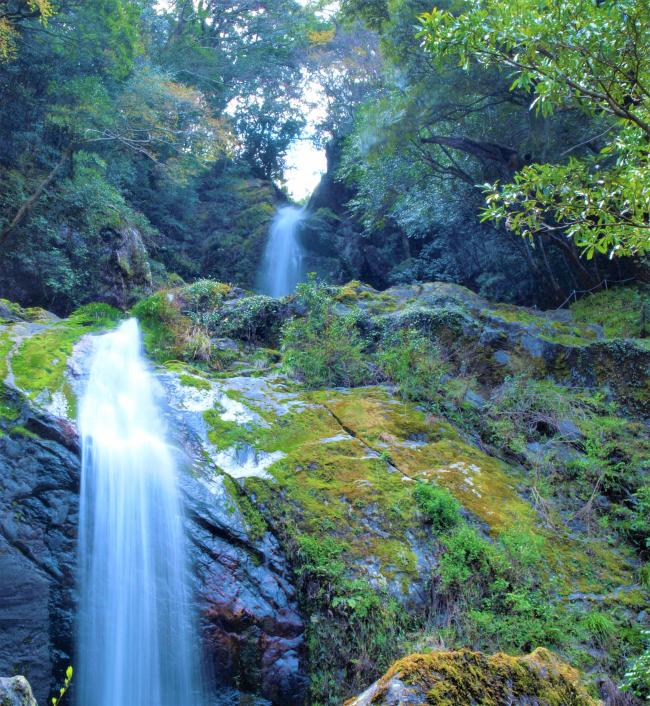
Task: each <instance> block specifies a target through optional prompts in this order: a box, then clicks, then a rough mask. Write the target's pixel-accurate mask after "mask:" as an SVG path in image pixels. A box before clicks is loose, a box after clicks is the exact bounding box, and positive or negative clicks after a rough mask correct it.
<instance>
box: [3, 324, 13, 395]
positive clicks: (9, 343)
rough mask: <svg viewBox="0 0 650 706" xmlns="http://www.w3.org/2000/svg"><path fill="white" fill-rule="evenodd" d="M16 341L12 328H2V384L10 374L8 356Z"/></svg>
mask: <svg viewBox="0 0 650 706" xmlns="http://www.w3.org/2000/svg"><path fill="white" fill-rule="evenodd" d="M13 345H14V341H13V339H12V337H11V326H8V327H6V328H0V382H2V381H4V380H5V378H6V377H7V373H8V372H9V369H8V365H7V356H8V355H9V352H10V351H11V349H12V348H13Z"/></svg>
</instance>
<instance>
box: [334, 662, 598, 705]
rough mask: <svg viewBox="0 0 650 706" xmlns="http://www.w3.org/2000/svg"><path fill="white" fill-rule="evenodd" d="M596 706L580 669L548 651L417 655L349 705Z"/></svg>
mask: <svg viewBox="0 0 650 706" xmlns="http://www.w3.org/2000/svg"><path fill="white" fill-rule="evenodd" d="M515 703H516V704H527V705H529V706H597V705H598V703H599V702H598V701H596V700H595V699H593V698H592V697H591V696H590V695H589V693H588V692H587V691H586V689H585V688H584V687H583V686H582V684H581V683H580V678H579V673H578V672H577V671H576V670H575V669H573V668H572V667H570V666H568V665H567V664H565V663H564V662H562V661H560V660H559V659H558V658H557V657H556V656H555V655H554V654H552V653H551V652H549V651H548V650H546V649H543V648H538V649H536V650H535V651H534V652H533V653H531V654H529V655H526V656H523V657H511V656H509V655H506V654H501V653H498V654H494V655H491V656H486V655H483V654H481V653H478V652H471V651H469V650H458V651H456V652H432V653H431V654H414V655H410V656H409V657H405V658H403V659H400V660H399V661H397V662H396V663H395V664H394V665H393V666H392V667H391V668H390V669H389V670H388V672H387V673H386V674H385V675H384V676H383V677H382V678H381V679H380V680H379V681H377V682H376V683H375V684H373V685H372V686H371V687H370V688H369V689H368V690H367V691H365V692H364V693H363V694H361V695H360V696H358V697H357V698H354V699H350V700H349V701H346V703H345V706H370V704H373V705H374V706H407V705H408V704H413V706H416V705H417V706H425V705H426V706H460V704H476V706H504V705H505V704H515Z"/></svg>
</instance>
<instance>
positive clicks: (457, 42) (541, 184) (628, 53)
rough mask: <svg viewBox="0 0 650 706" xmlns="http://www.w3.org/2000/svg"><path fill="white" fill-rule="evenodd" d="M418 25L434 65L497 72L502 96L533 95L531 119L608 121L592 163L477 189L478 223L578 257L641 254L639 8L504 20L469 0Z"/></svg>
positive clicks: (539, 168) (508, 13)
mask: <svg viewBox="0 0 650 706" xmlns="http://www.w3.org/2000/svg"><path fill="white" fill-rule="evenodd" d="M422 25H423V29H422V34H421V36H422V38H423V41H424V43H425V46H426V47H427V48H428V50H429V51H430V52H431V53H432V54H433V55H434V56H436V57H438V58H440V59H443V60H452V61H456V60H458V61H459V62H460V63H461V65H462V66H464V67H465V68H466V69H469V68H470V66H471V65H472V64H473V63H475V62H476V63H478V64H479V65H481V66H484V67H496V68H497V69H500V70H503V71H506V70H507V71H508V72H509V73H510V76H511V77H512V76H514V80H513V81H512V84H511V90H513V91H521V92H524V93H532V94H534V96H535V98H534V101H533V104H532V105H534V106H535V107H536V108H537V109H538V111H539V112H540V113H541V114H542V115H544V116H549V115H551V114H552V113H553V112H554V111H556V110H558V109H566V108H567V107H579V108H580V109H581V110H583V111H584V112H586V113H587V114H589V115H591V116H598V115H605V116H607V118H608V119H607V120H606V121H605V129H604V131H603V133H602V135H601V136H605V135H606V140H605V145H604V147H602V148H601V149H600V150H596V152H597V154H596V155H594V156H592V157H574V156H571V157H570V158H569V159H568V161H566V162H560V163H553V164H543V163H538V164H531V165H528V166H525V167H524V168H523V169H521V170H520V171H519V172H518V173H517V174H516V175H515V177H514V179H513V180H512V181H511V182H510V183H509V184H506V185H505V186H503V187H502V188H498V187H488V188H487V190H488V192H489V193H488V199H487V204H488V205H487V209H486V213H485V217H486V218H492V219H495V220H497V221H503V220H506V221H507V224H508V227H510V228H512V229H513V230H515V231H516V232H518V233H521V234H522V235H524V236H527V237H532V236H533V235H534V234H536V233H538V232H547V233H548V232H552V231H554V230H558V229H561V230H562V231H563V232H564V233H566V235H567V236H568V237H570V238H572V239H573V240H574V241H575V242H576V243H577V244H578V246H579V247H580V248H582V249H583V250H584V251H585V252H586V254H587V256H588V257H593V255H594V253H595V252H600V253H610V254H612V255H631V254H638V253H643V252H646V251H647V250H649V249H650V237H649V236H648V223H647V215H646V214H647V212H648V209H649V205H650V181H649V180H648V169H647V163H648V157H649V156H650V155H649V153H648V144H647V140H648V136H650V94H648V92H647V89H646V88H645V86H646V85H647V83H648V79H650V61H649V60H648V57H647V55H646V52H644V51H643V47H644V46H645V42H646V39H647V36H648V33H649V31H650V10H649V9H648V7H647V5H646V4H644V3H637V2H634V0H626V1H625V2H597V3H594V2H591V0H578V1H577V2H571V3H561V4H554V5H552V6H549V5H548V4H545V3H541V2H538V1H537V0H530V1H528V2H525V3H520V4H519V5H518V8H517V12H512V7H511V4H510V3H509V2H507V1H506V0H481V1H479V2H475V3H472V4H471V5H469V6H468V7H467V8H465V11H464V12H461V13H459V14H455V15H454V14H452V13H451V12H449V11H446V10H440V9H439V8H434V9H433V10H432V11H431V12H428V13H425V14H424V15H423V17H422Z"/></svg>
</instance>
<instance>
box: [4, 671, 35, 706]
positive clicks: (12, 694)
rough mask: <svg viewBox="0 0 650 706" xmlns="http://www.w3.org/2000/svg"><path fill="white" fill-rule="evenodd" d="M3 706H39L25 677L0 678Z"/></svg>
mask: <svg viewBox="0 0 650 706" xmlns="http://www.w3.org/2000/svg"><path fill="white" fill-rule="evenodd" d="M0 704H2V706H38V705H37V703H36V699H35V698H34V695H33V694H32V688H31V687H30V685H29V682H28V681H27V679H25V677H20V676H19V677H11V678H9V677H0Z"/></svg>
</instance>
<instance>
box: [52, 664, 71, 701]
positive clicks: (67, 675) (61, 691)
mask: <svg viewBox="0 0 650 706" xmlns="http://www.w3.org/2000/svg"><path fill="white" fill-rule="evenodd" d="M71 681H72V667H68V668H67V669H66V670H65V681H64V682H63V686H62V687H61V688H60V689H59V695H58V696H53V697H52V706H58V705H59V704H60V703H61V699H62V698H63V696H64V694H65V693H66V691H67V690H68V688H69V687H70V682H71Z"/></svg>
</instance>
